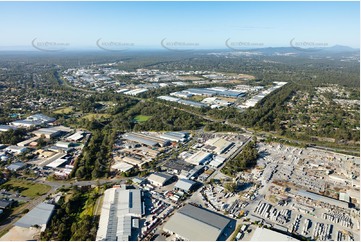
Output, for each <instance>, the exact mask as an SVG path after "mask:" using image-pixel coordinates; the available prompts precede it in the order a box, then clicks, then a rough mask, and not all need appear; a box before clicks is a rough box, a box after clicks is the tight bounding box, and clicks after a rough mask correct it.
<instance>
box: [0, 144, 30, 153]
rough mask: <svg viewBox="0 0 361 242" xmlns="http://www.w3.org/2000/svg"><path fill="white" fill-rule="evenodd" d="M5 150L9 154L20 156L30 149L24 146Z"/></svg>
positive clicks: (14, 146) (11, 146) (9, 147)
mask: <svg viewBox="0 0 361 242" xmlns="http://www.w3.org/2000/svg"><path fill="white" fill-rule="evenodd" d="M5 150H6V151H7V152H9V153H13V154H15V155H20V154H22V153H24V152H26V151H27V150H28V148H26V147H23V146H16V145H10V146H8V147H6V148H5Z"/></svg>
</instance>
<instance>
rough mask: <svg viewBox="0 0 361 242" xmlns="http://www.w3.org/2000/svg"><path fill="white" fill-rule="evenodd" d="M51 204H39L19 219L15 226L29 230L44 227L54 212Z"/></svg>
mask: <svg viewBox="0 0 361 242" xmlns="http://www.w3.org/2000/svg"><path fill="white" fill-rule="evenodd" d="M54 207H55V206H54V205H53V204H48V203H40V204H39V205H38V206H36V207H35V208H33V209H32V210H31V211H30V212H28V213H27V214H25V216H24V217H22V218H21V219H19V220H18V221H17V222H16V223H15V225H16V226H19V227H23V228H29V227H31V226H34V225H39V226H44V225H46V224H47V223H48V221H49V219H50V216H51V214H52V213H53V210H54Z"/></svg>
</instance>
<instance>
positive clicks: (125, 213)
mask: <svg viewBox="0 0 361 242" xmlns="http://www.w3.org/2000/svg"><path fill="white" fill-rule="evenodd" d="M142 196H143V194H142V191H141V190H139V189H128V190H127V189H126V188H125V187H121V188H110V189H107V190H106V191H105V192H104V200H103V205H102V209H101V214H100V219H99V228H98V231H97V236H96V240H97V241H128V240H136V239H137V238H134V237H135V235H134V232H133V229H138V228H139V226H136V224H137V223H139V218H140V217H141V216H142V215H143V214H144V203H143V202H142ZM132 232H133V233H132Z"/></svg>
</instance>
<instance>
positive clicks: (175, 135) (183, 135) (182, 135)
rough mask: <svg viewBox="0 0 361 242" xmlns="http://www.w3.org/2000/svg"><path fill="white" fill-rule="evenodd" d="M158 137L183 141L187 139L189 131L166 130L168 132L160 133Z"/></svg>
mask: <svg viewBox="0 0 361 242" xmlns="http://www.w3.org/2000/svg"><path fill="white" fill-rule="evenodd" d="M160 137H161V138H162V139H166V140H170V141H176V142H184V141H186V140H187V139H188V137H189V133H187V132H168V133H165V134H162V135H161V136H160Z"/></svg>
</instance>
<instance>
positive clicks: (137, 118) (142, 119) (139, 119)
mask: <svg viewBox="0 0 361 242" xmlns="http://www.w3.org/2000/svg"><path fill="white" fill-rule="evenodd" d="M151 117H152V116H146V115H137V116H135V117H134V121H136V122H138V123H142V122H146V121H148V119H150V118H151Z"/></svg>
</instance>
